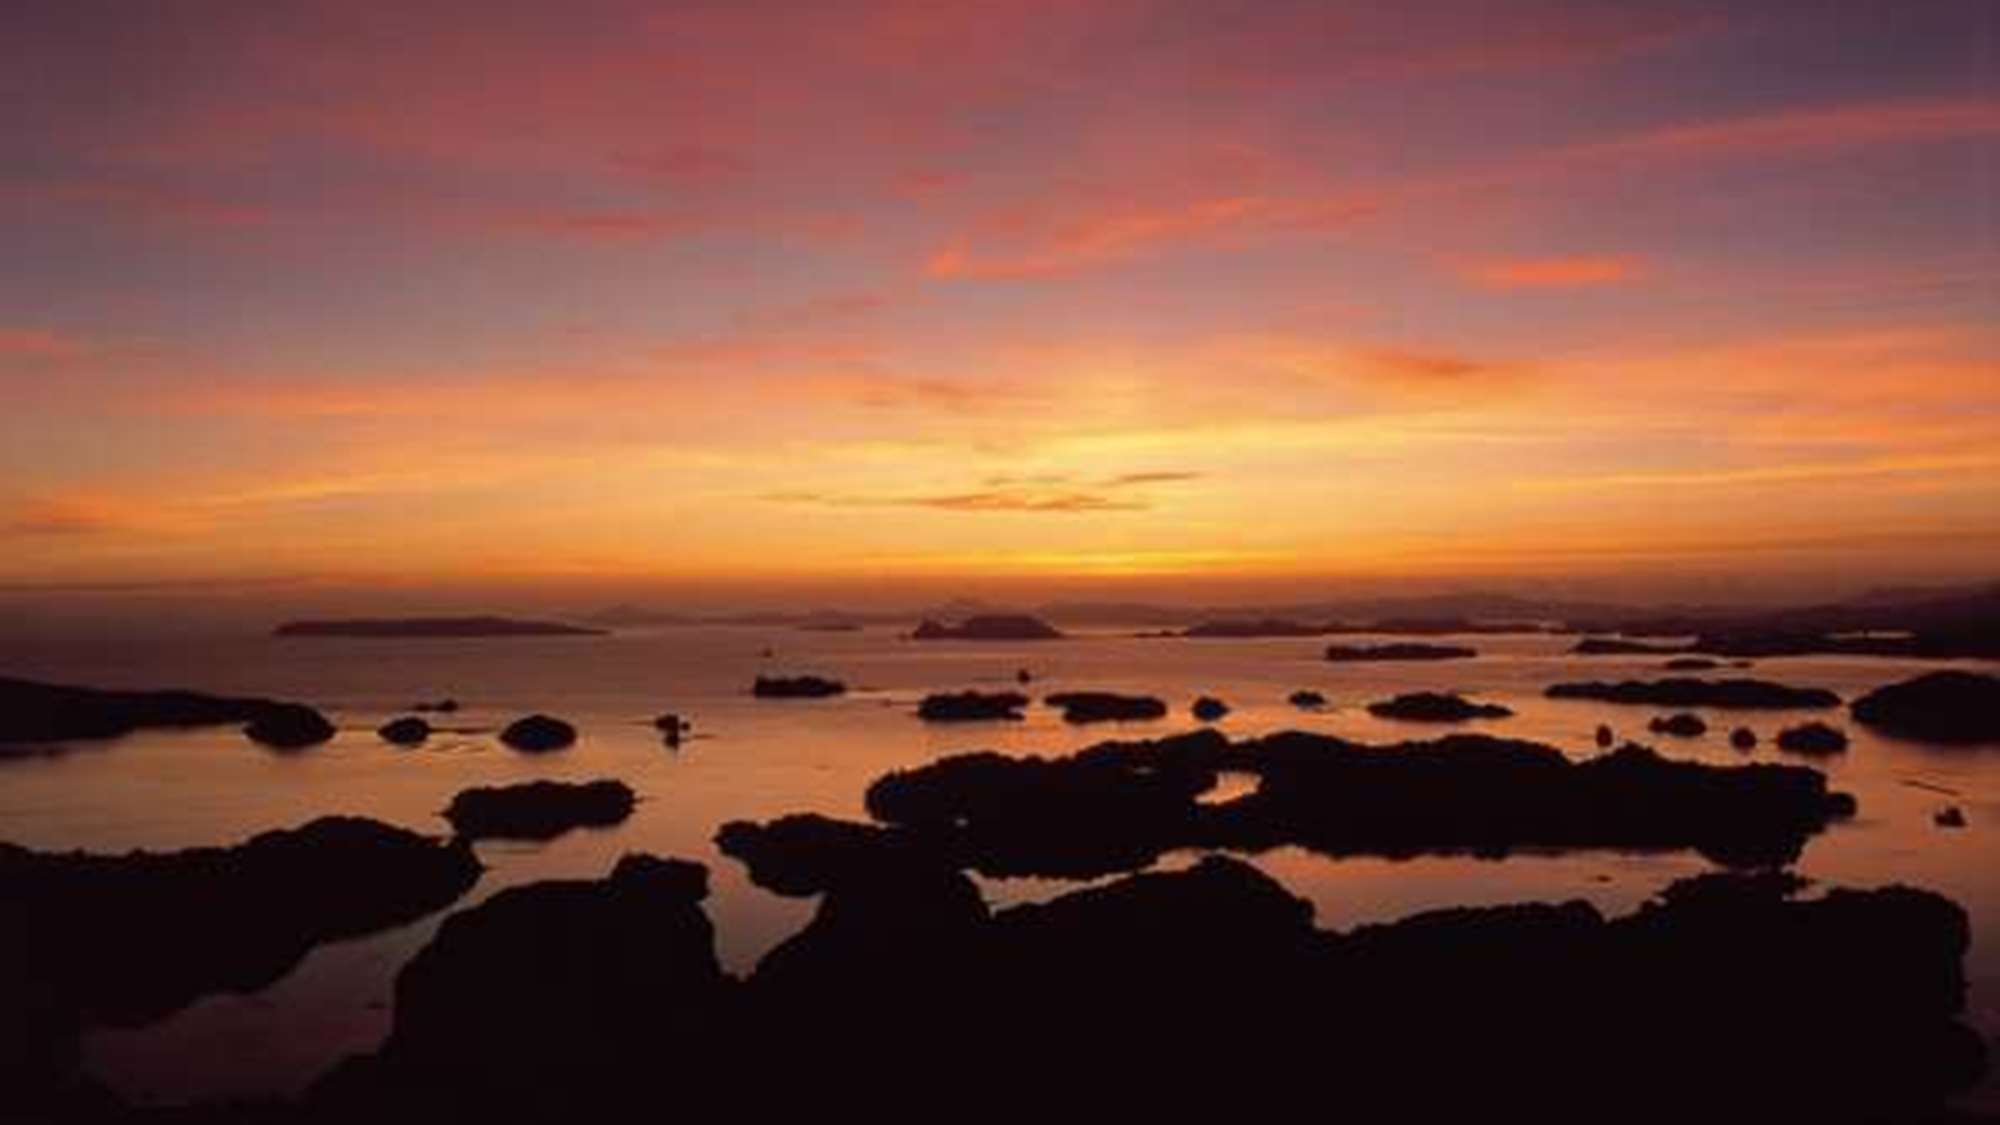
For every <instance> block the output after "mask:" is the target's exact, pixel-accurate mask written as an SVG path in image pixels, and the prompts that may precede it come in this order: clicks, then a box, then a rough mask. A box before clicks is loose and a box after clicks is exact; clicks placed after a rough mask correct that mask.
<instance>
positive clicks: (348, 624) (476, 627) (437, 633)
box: [271, 617, 606, 638]
mask: <svg viewBox="0 0 2000 1125" xmlns="http://www.w3.org/2000/svg"><path fill="white" fill-rule="evenodd" d="M605 632H606V631H605V630H603V629H593V628H590V627H589V626H585V625H568V624H564V623H563V622H560V621H522V620H518V619H516V618H512V617H349V618H336V619H331V620H324V621H287V622H285V623H284V624H282V625H280V626H278V627H277V628H276V629H273V630H271V635H272V636H275V637H380V638H397V637H597V636H603V635H605Z"/></svg>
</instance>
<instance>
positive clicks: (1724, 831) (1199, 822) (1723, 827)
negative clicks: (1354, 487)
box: [718, 731, 1854, 894]
mask: <svg viewBox="0 0 2000 1125" xmlns="http://www.w3.org/2000/svg"><path fill="white" fill-rule="evenodd" d="M1224 771H1229V772H1234V773H1246V774H1251V775H1254V776H1255V777H1256V778H1257V780H1258V784H1257V788H1256V789H1255V790H1254V791H1252V792H1250V793H1248V794H1245V795H1243V796H1241V797H1237V798H1235V799H1233V800H1228V801H1222V802H1213V803H1210V802H1204V801H1203V800H1202V799H1201V798H1202V797H1203V795H1204V794H1206V793H1208V792H1209V791H1210V790H1211V789H1213V788H1214V787H1215V785H1216V783H1217V780H1218V777H1219V775H1220V774H1221V773H1222V772H1224ZM867 808H868V812H869V814H870V815H871V816H872V817H874V818H875V819H876V820H877V821H878V822H879V824H855V823H851V822H846V821H838V820H829V819H827V818H824V817H787V818H784V819H782V820H779V821H773V822H771V823H770V824H767V825H758V824H754V823H751V822H742V821H739V822H736V823H734V824H731V825H729V826H727V827H725V829H724V831H723V833H722V835H721V836H719V837H718V842H719V844H720V845H721V848H722V850H723V851H724V852H725V853H726V854H729V855H732V856H736V857H738V858H740V859H743V860H744V861H745V862H746V863H748V864H749V865H750V868H751V876H752V878H753V880H755V881H756V882H757V883H759V885H762V886H766V887H770V888H771V889H774V890H779V891H780V892H781V893H786V894H811V893H817V892H818V891H819V890H823V889H825V888H826V887H827V886H829V885H831V884H832V883H834V882H835V881H837V880H838V879H839V878H840V877H841V874H842V873H843V872H846V871H852V870H855V869H865V868H868V867H870V866H873V865H875V864H877V863H883V862H891V861H893V862H894V863H897V864H901V863H903V862H905V859H904V856H905V855H906V854H907V853H909V852H912V851H916V852H921V853H924V854H929V855H933V856H939V857H943V859H944V860H945V861H947V862H949V863H950V864H951V865H953V866H956V867H969V868H972V869H975V870H977V871H979V872H980V873H982V874H985V875H990V876H996V877H1005V876H1013V875H1039V876H1057V877H1075V878H1088V877H1094V876H1099V875H1104V874H1108V873H1112V872H1117V871H1124V870H1132V869H1135V868H1138V867H1143V866H1145V865H1146V864H1148V863H1151V862H1154V861H1155V860H1157V859H1158V858H1159V857H1160V856H1162V855H1164V854H1166V853H1168V852H1171V851H1175V850H1177V849H1182V848H1193V847H1228V848H1237V849H1249V850H1261V849H1264V848H1272V847H1281V846H1287V845H1297V846H1302V847H1306V848H1309V849H1312V850H1315V851H1320V852H1323V853H1326V854H1329V855H1336V856H1339V855H1387V856H1412V855H1422V854H1466V853H1470V854H1477V855H1491V856H1499V855H1505V854H1507V853H1508V852H1509V851H1512V850H1515V849H1519V848H1562V849H1577V848H1612V849H1627V850H1676V849H1694V850H1696V851H1699V852H1700V853H1701V854H1703V855H1705V856H1707V857H1709V858H1711V859H1714V860H1716V861H1718V862H1722V863H1727V864H1732V865H1761V864H1771V863H1783V862H1788V861H1790V860H1792V859H1795V858H1796V857H1797V856H1798V854H1799V851H1800V849H1801V848H1802V847H1803V845H1804V843H1805V841H1806V839H1807V838H1808V837H1810V836H1811V835H1813V834H1814V833H1817V832H1819V831H1822V830H1823V829H1824V828H1825V827H1826V826H1827V825H1828V824H1829V823H1830V822H1832V821H1834V820H1837V819H1840V818H1842V817H1845V816H1849V815H1852V813H1853V811H1854V802H1853V799H1852V798H1851V797H1849V796H1847V795H1846V794H1842V793H1834V792H1830V791H1829V790H1828V789H1827V785H1826V778H1825V777H1824V776H1823V775H1822V774H1820V773H1819V772H1818V771H1816V770H1812V769H1808V768H1805V767H1801V766H1790V765H1742V766H1709V765H1703V764H1699V763H1695V762H1677V761H1671V760H1668V759H1664V758H1661V757H1660V756H1659V755H1658V754H1655V753H1653V752H1652V751H1650V750H1646V749H1644V748H1642V747H1637V746H1627V747H1625V748H1623V749H1621V750H1618V751H1617V752H1615V753H1611V754H1607V755H1603V756H1600V757H1595V758H1590V759H1587V760H1584V761H1581V762H1571V761H1570V760H1569V759H1568V758H1566V757H1565V756H1564V755H1563V754H1562V753H1561V752H1560V751H1558V750H1556V749H1555V748H1553V747H1549V746H1544V745H1541V744H1539V743H1533V742H1524V741H1519V740H1512V739H1498V738H1492V737H1489V736H1484V735H1455V736H1451V737H1447V738H1443V739H1438V740H1435V741H1429V742H1407V743H1401V744H1397V745H1392V746H1369V745H1363V744H1359V743H1353V742H1348V741H1346V740H1343V739H1339V738H1332V737H1328V736H1324V735H1316V734H1306V733H1302V732H1288V733H1284V734H1277V735H1271V736H1268V737H1265V738H1260V739H1250V740H1244V741H1239V742H1231V741H1229V740H1228V739H1226V738H1224V737H1223V736H1222V735H1221V734H1219V733H1217V732H1214V731H1202V732H1198V733H1194V734H1187V735H1178V736H1174V737H1171V738H1164V739H1159V740H1155V741H1150V742H1107V743H1102V744H1100V745H1097V746H1093V747H1090V748H1089V749H1086V750H1083V751H1080V752H1078V753H1077V754H1074V755H1071V756H1069V757H1065V758H1055V759H1048V758H1040V757H1026V758H1014V757H1008V756H1005V755H1001V754H995V753H991V752H982V753H974V754H961V755H954V756H951V757H947V758H943V759H940V760H938V761H936V762H933V763H931V764H929V765H926V766H922V767H918V768H915V769H910V770H899V771H895V772H892V773H889V774H886V775H884V776H883V777H881V778H879V779H877V780H876V781H875V783H874V784H873V785H871V786H870V787H869V789H868V793H867Z"/></svg>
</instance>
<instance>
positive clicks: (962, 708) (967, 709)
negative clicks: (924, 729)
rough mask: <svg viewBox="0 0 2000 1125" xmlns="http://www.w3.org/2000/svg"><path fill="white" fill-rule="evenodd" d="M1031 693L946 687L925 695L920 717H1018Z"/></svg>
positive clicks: (933, 719)
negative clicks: (961, 689)
mask: <svg viewBox="0 0 2000 1125" xmlns="http://www.w3.org/2000/svg"><path fill="white" fill-rule="evenodd" d="M1027 705H1028V697H1027V696H1025V695H1023V694H1021V693H1020V692H1018V691H992V692H987V691H947V692H937V693H934V694H931V695H926V696H924V699H923V702H922V703H919V704H918V705H917V717H918V718H919V719H922V720H924V721H925V722H927V723H958V722H977V721H981V720H989V719H1019V718H1021V709H1022V708H1024V707H1026V706H1027Z"/></svg>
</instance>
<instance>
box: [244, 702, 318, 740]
mask: <svg viewBox="0 0 2000 1125" xmlns="http://www.w3.org/2000/svg"><path fill="white" fill-rule="evenodd" d="M243 736H244V737H245V738H248V739H249V740H250V741H252V742H255V743H257V744H258V745H260V746H269V747H271V748H272V749H274V750H303V749H305V748H306V747H308V746H317V745H319V744H320V743H322V742H325V741H327V740H328V739H330V738H332V737H333V736H334V727H333V724H332V723H330V722H328V721H327V718H326V716H325V715H322V714H320V713H319V712H318V711H315V710H313V709H312V708H310V707H307V706H306V705H305V704H303V703H280V704H276V705H275V706H272V707H268V708H266V709H264V710H263V711H262V712H260V713H259V714H258V715H257V717H256V718H254V719H251V720H250V722H249V723H248V724H247V725H245V726H244V728H243Z"/></svg>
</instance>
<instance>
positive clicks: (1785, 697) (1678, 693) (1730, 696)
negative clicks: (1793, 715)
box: [1543, 678, 1840, 710]
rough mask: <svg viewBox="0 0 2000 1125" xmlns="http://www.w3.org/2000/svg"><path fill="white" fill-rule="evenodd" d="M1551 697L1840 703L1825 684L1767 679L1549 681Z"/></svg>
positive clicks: (1652, 702) (1757, 705)
mask: <svg viewBox="0 0 2000 1125" xmlns="http://www.w3.org/2000/svg"><path fill="white" fill-rule="evenodd" d="M1543 694H1544V695H1546V696H1548V697H1549V698H1550V699H1590V700H1595V701H1597V702H1600V703H1622V704H1644V705H1649V706H1655V707H1725V708H1737V709H1742V710H1752V709H1770V710H1785V709H1788V708H1802V709H1810V708H1820V707H1838V706H1840V697H1839V696H1838V695H1835V694H1834V693H1832V692H1830V691H1827V690H1826V689H1824V688H1801V687H1790V686H1787V685H1785V684H1774V683H1771V682H1769V681H1767V680H1697V679H1684V678H1670V679H1665V680H1650V681H1649V680H1625V681H1622V682H1619V683H1605V682H1603V681H1598V680H1590V681H1585V682H1582V683H1563V684H1553V685H1550V687H1549V689H1548V690H1547V691H1545V692H1543Z"/></svg>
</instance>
